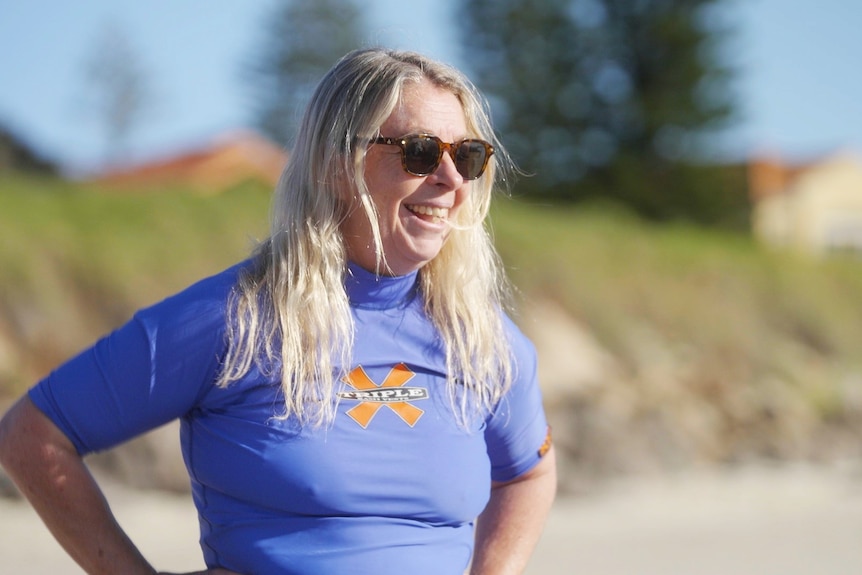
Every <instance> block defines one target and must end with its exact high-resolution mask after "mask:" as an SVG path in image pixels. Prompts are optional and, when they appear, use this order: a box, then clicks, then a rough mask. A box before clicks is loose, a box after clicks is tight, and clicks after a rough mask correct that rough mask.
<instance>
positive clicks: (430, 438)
mask: <svg viewBox="0 0 862 575" xmlns="http://www.w3.org/2000/svg"><path fill="white" fill-rule="evenodd" d="M483 138H484V139H483ZM493 138H494V137H493V132H492V129H491V127H490V125H489V120H488V116H487V113H486V112H485V109H484V107H483V104H482V101H481V100H480V99H479V97H478V96H477V94H476V93H475V91H474V89H473V88H472V86H471V85H470V84H469V82H468V81H467V80H465V79H464V78H463V77H462V76H461V75H460V74H459V73H458V72H456V71H455V70H453V69H451V68H449V67H447V66H445V65H442V64H440V63H437V62H434V61H431V60H428V59H426V58H424V57H421V56H419V55H416V54H412V53H402V52H394V51H387V50H380V49H371V50H362V51H357V52H353V53H351V54H348V55H347V56H345V57H344V58H343V59H342V60H341V61H340V62H339V63H338V64H336V66H335V67H334V68H333V69H332V70H331V71H330V72H329V73H328V74H327V75H326V76H325V77H324V79H323V80H322V81H321V83H320V85H319V86H318V88H317V90H316V92H315V94H314V96H313V97H312V100H311V104H310V105H309V108H308V109H307V111H306V113H305V116H304V119H303V122H302V125H301V128H300V131H299V134H298V137H297V141H296V144H295V147H294V149H293V152H292V156H291V160H290V162H289V165H288V167H287V168H286V170H285V173H284V174H283V176H282V180H281V182H280V183H279V185H278V187H277V189H276V194H275V201H274V205H273V219H272V231H271V234H270V237H269V238H268V239H267V240H266V241H265V242H263V243H262V244H261V246H259V248H258V249H257V250H256V251H255V253H254V254H252V257H251V258H250V259H249V260H248V261H246V262H243V263H241V264H239V265H237V266H235V267H233V268H231V269H229V270H226V271H225V272H222V273H220V274H218V275H216V276H214V277H211V278H207V279H205V280H203V281H201V282H199V283H197V284H195V285H194V286H191V287H190V288H188V289H186V290H184V291H183V292H181V293H179V294H177V295H175V296H173V297H171V298H168V299H167V300H165V301H163V302H161V303H159V304H156V305H155V306H153V307H151V308H148V309H144V310H141V311H139V312H138V313H137V314H136V315H135V316H134V318H133V319H132V320H131V321H130V322H129V323H128V324H126V325H125V326H123V327H122V328H120V329H119V330H117V331H116V332H114V333H112V334H110V335H109V336H107V337H106V338H104V339H103V340H101V341H99V342H97V343H96V344H95V345H94V346H93V347H92V348H91V349H89V350H87V351H85V352H84V353H82V354H81V355H80V356H78V357H77V358H74V359H72V360H71V361H69V362H68V363H66V364H65V365H63V366H61V367H60V368H58V369H57V370H56V371H55V372H54V373H52V374H51V375H50V376H48V377H47V378H46V379H45V380H43V381H42V382H40V383H39V384H38V385H36V386H35V387H34V388H33V389H31V390H30V392H29V393H28V394H27V395H26V396H25V397H23V398H22V399H21V400H20V401H19V402H18V403H17V404H16V405H15V406H14V407H13V408H12V409H11V410H10V412H9V413H8V414H7V415H6V416H5V417H4V419H3V421H2V424H0V460H2V463H3V465H4V467H6V469H7V471H8V472H9V474H10V475H11V476H12V477H13V479H14V480H15V481H16V482H17V484H18V485H19V486H20V488H21V490H22V491H23V493H24V494H25V495H26V496H27V497H28V498H29V499H30V501H31V502H32V504H33V506H34V507H35V508H36V510H37V511H38V512H39V514H40V515H41V517H42V518H43V520H44V521H45V523H46V524H47V525H48V527H49V528H50V529H51V531H52V533H53V534H54V535H55V537H56V538H57V540H58V541H59V542H60V543H61V544H62V545H63V547H64V548H65V549H66V550H67V551H68V552H69V553H70V555H71V556H72V557H73V558H74V559H75V560H76V561H77V562H78V563H79V564H80V565H81V566H82V567H83V568H84V569H85V570H86V571H87V572H88V573H110V574H117V573H122V574H136V573H146V574H153V573H155V572H156V571H155V569H154V568H153V567H151V566H150V565H149V564H148V563H147V561H146V560H145V559H144V558H143V557H142V556H141V554H140V553H139V552H138V551H137V550H136V548H135V547H134V545H133V543H132V542H131V541H129V539H128V538H127V537H126V536H125V534H124V533H123V532H122V530H121V528H120V527H119V526H118V525H117V524H116V522H115V521H114V520H113V518H112V515H111V512H110V509H109V508H108V507H107V505H106V503H105V501H104V499H103V497H102V495H101V492H100V491H99V488H98V486H97V485H96V484H95V483H94V482H93V480H92V478H91V477H90V475H89V473H88V472H87V469H86V467H85V466H84V464H83V462H82V457H83V455H85V454H87V453H90V452H93V451H97V450H101V449H106V448H109V447H111V446H113V445H116V444H117V443H120V442H122V441H125V440H126V439H128V438H131V437H133V436H135V435H137V434H140V433H143V432H145V431H147V430H148V429H151V428H153V427H156V426H158V425H161V424H163V423H165V422H167V421H170V420H172V419H175V418H180V419H181V430H182V431H181V441H182V446H183V454H184V457H185V462H186V466H187V468H188V471H189V475H190V479H191V485H192V493H193V496H194V500H195V505H196V506H197V508H198V512H199V518H200V526H201V547H202V549H203V553H204V558H205V561H206V564H207V566H208V567H209V570H208V571H205V573H211V574H222V575H224V574H230V573H239V574H243V575H250V574H257V573H262V574H267V575H268V574H288V573H302V574H306V575H307V574H327V575H331V574H333V573H351V574H361V573H375V574H389V573H392V574H394V573H399V574H400V573H403V572H410V573H412V574H413V575H422V574H426V573H427V574H429V575H430V574H434V575H440V574H452V575H456V574H461V573H463V572H464V570H465V569H466V568H467V567H468V565H470V562H471V556H472V566H471V567H470V569H471V573H474V574H483V575H487V574H503V573H520V572H522V571H523V569H524V566H525V565H526V562H527V559H528V557H529V554H530V553H531V551H532V548H533V547H534V545H535V543H536V540H537V539H538V536H539V534H540V532H541V528H542V524H543V522H544V519H545V517H546V515H547V512H548V509H549V507H550V505H551V501H552V500H553V496H554V490H555V483H556V480H555V468H554V459H553V451H552V450H551V448H550V440H549V435H548V433H547V423H546V421H545V417H544V413H543V411H542V406H541V397H540V394H539V390H538V387H537V384H536V381H535V353H534V351H533V349H532V346H531V345H530V344H529V342H528V341H527V340H526V339H525V338H524V336H523V335H522V334H521V333H520V332H519V331H518V330H517V329H516V328H515V327H514V325H513V324H512V323H511V322H510V320H509V319H508V318H507V317H506V315H505V314H504V312H503V311H502V306H503V303H504V299H505V297H504V296H505V293H506V290H505V280H504V277H503V274H502V272H501V270H500V265H499V263H498V260H497V258H496V255H495V252H494V250H493V247H492V244H491V242H490V239H489V236H488V234H487V232H486V230H485V229H484V227H483V222H484V220H485V217H486V215H487V212H488V206H489V203H490V199H491V191H492V187H493V185H494V180H495V176H496V177H498V178H499V177H501V176H502V172H503V170H504V169H505V168H506V167H507V166H508V162H507V157H506V155H505V153H504V151H503V149H502V148H501V147H500V145H499V144H498V143H496V142H495V143H494V144H492V143H489V142H488V141H486V140H491V141H494V140H493ZM477 516H478V522H477V523H476V522H475V519H476V517H477ZM474 523H475V530H474ZM474 541H475V545H474Z"/></svg>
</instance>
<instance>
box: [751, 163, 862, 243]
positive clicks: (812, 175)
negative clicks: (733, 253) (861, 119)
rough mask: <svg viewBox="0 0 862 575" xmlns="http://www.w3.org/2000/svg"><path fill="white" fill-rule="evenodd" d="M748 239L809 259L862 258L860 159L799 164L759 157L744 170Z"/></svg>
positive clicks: (861, 171)
mask: <svg viewBox="0 0 862 575" xmlns="http://www.w3.org/2000/svg"><path fill="white" fill-rule="evenodd" d="M749 189H750V192H751V198H752V206H753V213H752V225H753V228H754V230H753V231H754V235H755V236H756V237H757V238H758V239H760V240H762V241H764V242H765V243H767V244H770V245H775V246H781V247H788V248H792V249H796V250H799V251H803V252H807V253H812V254H825V253H828V252H833V251H852V252H854V253H856V254H859V255H862V156H860V155H858V154H854V153H846V152H845V153H840V154H835V155H832V156H828V157H826V158H823V159H821V160H818V161H814V162H808V163H804V164H788V163H782V162H781V161H779V160H776V159H772V158H759V159H756V160H754V161H752V162H751V164H750V165H749Z"/></svg>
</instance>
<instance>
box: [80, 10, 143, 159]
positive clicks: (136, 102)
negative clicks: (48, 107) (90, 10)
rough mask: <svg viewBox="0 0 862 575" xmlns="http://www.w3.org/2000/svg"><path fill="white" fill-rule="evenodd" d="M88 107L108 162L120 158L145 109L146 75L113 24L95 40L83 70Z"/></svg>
mask: <svg viewBox="0 0 862 575" xmlns="http://www.w3.org/2000/svg"><path fill="white" fill-rule="evenodd" d="M85 81H86V85H85V88H86V90H87V91H88V92H89V96H90V107H91V109H92V111H93V112H94V113H95V114H96V115H97V116H99V119H100V121H101V123H102V124H103V128H104V130H105V137H106V143H107V154H106V155H107V158H108V160H109V161H112V160H116V159H117V158H120V157H122V156H123V154H124V153H125V151H126V146H127V144H128V139H129V136H130V135H131V133H132V131H133V129H134V128H135V126H136V124H137V123H138V122H139V121H140V120H141V118H142V117H143V115H144V112H145V111H146V109H147V102H148V99H149V92H148V89H147V75H146V72H145V71H144V67H143V65H142V63H141V60H140V58H139V57H138V53H137V51H136V50H135V49H134V47H133V46H132V44H131V42H130V40H129V36H128V34H126V33H124V31H123V30H122V29H121V28H119V27H118V26H117V25H115V24H109V25H107V26H106V27H105V28H104V29H103V30H102V32H101V34H100V35H99V36H98V37H97V39H96V43H95V44H94V48H93V52H92V53H91V55H90V58H89V60H88V61H87V62H86V67H85Z"/></svg>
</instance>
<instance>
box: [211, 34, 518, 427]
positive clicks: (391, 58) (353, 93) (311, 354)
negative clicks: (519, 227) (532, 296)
mask: <svg viewBox="0 0 862 575" xmlns="http://www.w3.org/2000/svg"><path fill="white" fill-rule="evenodd" d="M423 79H425V80H428V81H430V82H431V83H433V84H434V85H436V86H438V87H440V88H443V89H446V90H449V91H451V92H452V93H453V94H454V95H455V96H456V97H457V98H458V99H459V101H460V103H461V105H462V107H463V109H464V115H465V119H466V122H467V129H468V131H469V132H470V133H471V135H474V136H476V137H482V138H484V139H486V140H489V141H491V142H492V144H494V146H495V149H496V152H495V155H494V156H492V158H491V161H490V162H489V166H488V169H487V171H486V173H485V174H484V175H483V176H482V177H481V178H479V179H478V180H476V181H474V182H472V184H471V186H472V190H471V193H470V194H469V197H468V199H467V200H466V201H465V203H464V205H463V206H462V207H461V209H459V211H458V216H457V221H455V222H453V223H452V230H451V233H450V235H449V237H448V239H447V241H446V243H445V245H444V246H443V249H442V250H441V252H440V254H439V255H438V256H437V257H436V258H435V259H434V260H433V261H431V262H430V263H429V264H427V265H426V266H424V267H423V268H422V269H421V270H420V271H419V282H420V288H421V294H422V297H423V298H424V302H425V309H426V312H427V314H428V316H429V318H430V319H431V321H432V323H433V324H434V325H435V326H436V328H437V329H438V330H439V332H440V336H441V339H442V341H443V342H444V343H445V349H446V362H447V369H448V384H447V387H448V390H449V396H450V398H451V401H452V406H453V410H454V411H455V414H456V416H457V417H458V419H459V421H461V422H464V423H466V422H467V421H469V420H470V419H471V418H472V417H474V416H476V415H481V414H482V413H487V412H488V411H489V410H492V409H493V408H494V406H495V405H496V404H497V402H498V401H499V400H500V398H501V397H502V395H503V394H504V393H505V391H506V389H508V387H509V386H510V384H511V381H512V379H513V377H514V366H513V360H512V353H511V349H510V345H509V342H508V340H507V338H506V335H505V334H506V332H505V330H504V326H503V321H504V320H503V310H504V308H505V307H506V304H507V303H508V294H509V287H508V283H507V280H506V278H505V274H504V273H503V271H502V266H501V263H500V261H499V258H498V256H497V253H496V251H495V249H494V247H493V244H492V241H491V237H490V235H489V232H488V230H487V229H486V227H485V225H484V223H485V220H486V217H487V215H488V210H489V207H490V202H491V196H492V191H493V189H494V187H495V184H496V183H498V182H499V181H501V180H503V181H504V180H505V178H504V176H505V173H506V172H508V171H510V170H511V169H512V163H511V160H510V159H509V157H508V155H507V154H506V152H505V149H504V148H503V146H502V145H500V142H499V141H497V139H496V136H495V135H494V132H493V130H492V128H491V124H490V119H489V114H488V109H487V103H486V102H485V100H484V99H482V98H481V97H480V96H479V94H478V92H477V91H476V89H475V88H474V87H473V85H472V84H471V83H470V82H469V81H468V80H467V79H466V78H465V77H464V76H463V75H462V74H461V73H460V72H458V71H457V70H455V69H454V68H452V67H450V66H447V65H445V64H442V63H439V62H436V61H433V60H430V59H428V58H426V57H424V56H421V55H419V54H415V53H412V52H400V51H392V50H386V49H378V48H375V49H366V50H357V51H355V52H351V53H349V54H347V55H346V56H345V57H344V58H342V59H341V60H340V61H339V62H338V63H337V64H336V65H335V66H334V67H333V68H332V69H331V70H330V71H329V72H328V73H327V74H326V76H325V77H324V78H323V79H322V80H321V82H320V84H319V85H318V87H317V89H316V91H315V93H314V95H313V96H312V98H311V101H310V104H309V105H308V108H307V109H306V111H305V115H304V117H303V120H302V123H301V125H300V128H299V131H298V134H297V138H296V143H295V146H294V148H293V150H292V154H291V158H290V161H289V163H288V165H287V167H286V168H285V170H284V173H283V174H282V177H281V180H280V181H279V183H278V186H277V187H276V190H275V194H274V199H273V206H272V214H271V231H270V236H269V238H268V239H267V240H266V241H264V242H262V243H261V245H260V246H258V248H257V249H256V250H255V252H254V254H253V255H252V261H251V265H249V266H248V267H247V268H245V269H244V271H243V272H242V273H241V274H240V278H239V282H238V285H237V287H236V289H235V290H234V293H233V296H232V298H231V300H230V302H229V305H228V329H227V334H228V348H227V354H226V357H225V360H224V364H223V366H222V370H221V372H220V376H219V378H218V381H217V383H218V385H220V386H227V385H229V384H230V383H232V382H234V381H236V380H239V379H240V378H242V377H243V376H244V375H245V374H246V373H247V372H248V371H249V370H250V369H252V367H257V368H258V369H259V370H261V372H263V373H264V374H269V375H276V374H277V376H278V377H280V380H281V387H282V391H283V396H284V406H285V410H284V413H283V415H284V416H285V417H287V416H295V417H297V418H298V419H299V420H300V421H301V422H303V423H310V424H313V425H319V424H326V423H329V422H331V421H332V419H333V417H334V413H335V401H334V396H335V390H336V386H337V383H338V381H339V380H340V379H341V378H342V377H343V376H344V375H346V373H347V372H348V371H350V369H351V367H352V366H351V365H350V361H351V351H352V344H353V329H354V326H353V320H352V316H351V312H350V304H349V302H348V298H347V294H346V292H345V290H344V274H345V271H346V252H345V246H344V240H343V237H342V234H341V230H340V224H341V222H342V221H343V219H344V217H345V215H346V213H347V210H348V209H349V207H350V205H349V204H350V199H349V198H347V197H346V195H345V192H344V190H345V187H348V188H350V189H351V190H352V191H353V192H355V193H356V194H357V195H358V197H359V199H360V202H361V205H362V206H363V208H364V211H365V213H366V215H367V216H368V218H369V221H370V222H371V227H372V229H373V230H374V235H375V240H376V251H377V261H378V271H380V269H381V267H383V268H385V254H384V253H382V250H381V248H380V246H381V241H380V233H379V228H378V225H377V214H376V211H375V208H374V203H373V200H372V198H371V195H370V193H369V190H368V189H367V187H366V185H365V181H364V167H365V154H366V151H367V147H368V141H369V140H370V138H371V137H372V136H373V135H375V134H376V133H377V130H378V129H379V127H380V125H381V124H382V123H383V122H384V121H385V120H386V119H387V118H388V117H389V115H390V114H391V113H392V111H393V110H394V109H395V107H396V105H397V104H398V102H399V99H400V97H401V94H402V91H403V89H404V86H405V84H407V83H418V82H419V81H421V80H423Z"/></svg>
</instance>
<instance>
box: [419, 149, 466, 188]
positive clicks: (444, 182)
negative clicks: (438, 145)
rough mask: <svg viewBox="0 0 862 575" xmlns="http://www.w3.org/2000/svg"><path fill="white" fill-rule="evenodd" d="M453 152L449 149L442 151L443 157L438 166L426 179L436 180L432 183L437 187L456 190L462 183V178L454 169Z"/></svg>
mask: <svg viewBox="0 0 862 575" xmlns="http://www.w3.org/2000/svg"><path fill="white" fill-rule="evenodd" d="M454 154H455V150H454V149H453V148H449V149H447V150H444V152H443V156H442V157H441V158H440V165H438V166H437V169H436V170H434V172H432V173H431V174H430V175H429V176H428V177H429V178H433V179H434V180H436V181H435V182H434V183H435V184H436V185H438V186H446V187H450V188H451V189H453V190H454V189H457V188H459V187H460V186H461V185H462V184H463V183H464V176H462V175H461V174H460V173H459V172H458V169H457V168H456V167H455V157H454Z"/></svg>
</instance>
